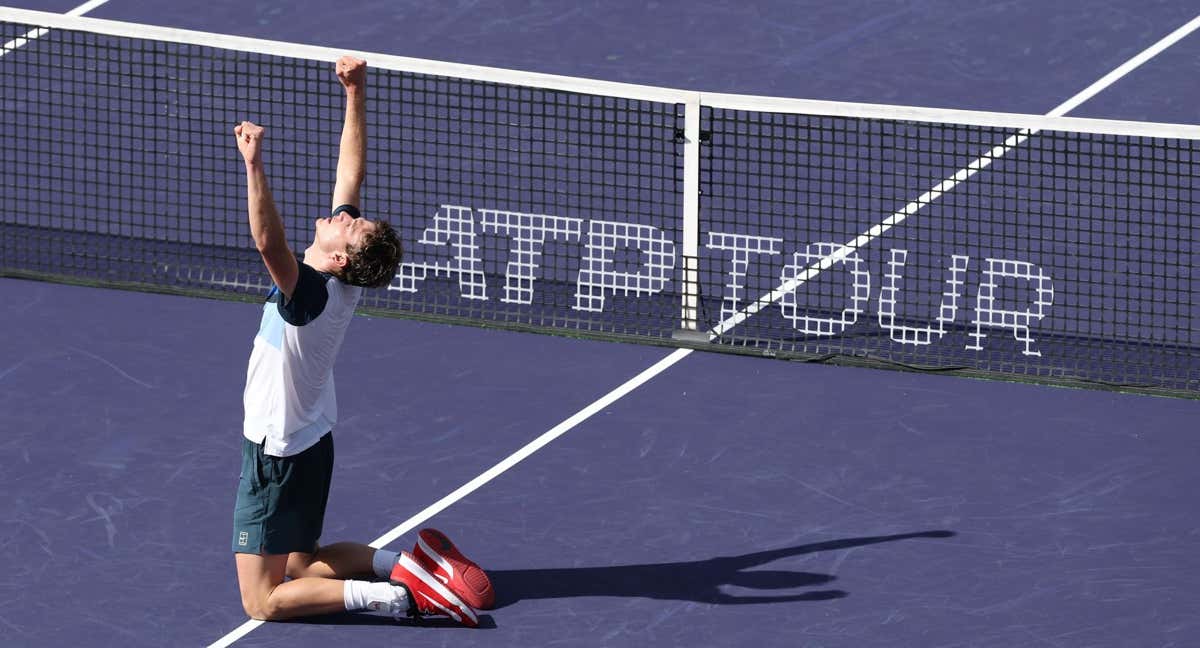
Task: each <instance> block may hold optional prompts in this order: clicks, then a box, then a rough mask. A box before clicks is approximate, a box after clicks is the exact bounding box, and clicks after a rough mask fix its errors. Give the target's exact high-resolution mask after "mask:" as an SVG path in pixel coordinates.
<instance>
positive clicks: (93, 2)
mask: <svg viewBox="0 0 1200 648" xmlns="http://www.w3.org/2000/svg"><path fill="white" fill-rule="evenodd" d="M106 2H108V0H90V1H89V2H85V3H83V4H81V5H79V6H78V7H75V8H74V9H72V10H70V11H68V12H67V13H66V14H64V15H66V16H82V15H83V14H85V13H87V12H89V11H91V10H92V9H95V8H96V7H99V6H100V5H102V4H104V3H106ZM49 33H50V30H49V29H46V28H45V27H38V28H36V29H30V30H29V31H27V32H25V35H24V36H18V37H16V38H14V39H12V40H10V41H8V42H7V43H5V44H3V45H0V56H4V55H5V54H8V53H9V52H12V51H13V50H17V49H20V48H22V47H25V46H26V45H28V44H29V41H34V40H37V39H39V38H41V37H42V36H45V35H46V34H49Z"/></svg>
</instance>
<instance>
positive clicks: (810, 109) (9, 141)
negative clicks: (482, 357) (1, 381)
mask: <svg viewBox="0 0 1200 648" xmlns="http://www.w3.org/2000/svg"><path fill="white" fill-rule="evenodd" d="M0 21H2V22H0V43H3V45H0V84H2V85H3V98H2V99H0V117H2V118H3V124H2V125H0V128H2V129H3V133H2V139H3V146H4V147H5V150H4V154H3V162H2V164H3V169H4V176H5V182H4V186H3V187H2V188H0V205H2V207H0V212H2V213H0V274H4V275H8V276H19V277H31V278H44V279H56V280H69V281H79V282H86V283H95V284H99V285H110V286H119V287H133V288H142V289H150V290H163V291H173V292H185V293H197V294H205V295H218V296H227V297H234V298H257V297H260V296H261V295H262V294H263V292H264V291H265V289H266V288H268V287H269V286H268V285H267V284H268V282H269V278H268V277H267V276H266V274H265V272H263V270H262V267H261V262H260V261H259V260H258V258H257V254H256V253H255V252H254V250H253V247H252V246H251V245H250V242H249V237H248V230H247V226H246V224H245V216H244V210H245V198H244V191H245V189H244V186H245V185H244V183H245V179H244V171H243V170H242V168H241V165H240V163H239V158H238V155H237V151H236V147H235V146H234V143H233V138H232V135H231V129H232V126H233V125H234V124H235V123H237V122H239V121H241V120H242V119H250V120H252V121H255V122H257V123H261V124H263V125H265V126H266V127H267V129H268V132H267V145H266V163H267V167H268V177H269V178H270V179H271V182H272V188H273V192H274V194H275V198H276V201H277V203H278V204H279V207H280V211H281V212H282V213H283V214H284V215H285V218H286V219H287V220H288V222H289V235H290V238H291V243H292V245H293V247H294V249H297V250H302V249H304V248H305V247H306V246H307V244H308V242H309V241H310V240H311V233H312V230H311V227H310V225H309V223H310V222H311V220H312V219H314V218H316V217H319V216H322V215H323V212H324V211H325V206H326V205H328V203H329V199H330V198H329V197H330V193H331V190H332V183H333V176H334V168H335V164H336V156H337V143H338V139H337V138H338V134H339V132H340V125H341V115H342V112H341V111H342V97H341V91H340V87H339V86H338V85H337V83H336V80H335V79H334V77H333V74H332V65H331V61H333V60H334V59H336V57H337V56H338V55H340V54H341V53H342V52H338V51H333V50H327V49H323V48H316V47H306V46H299V45H295V44H287V43H276V42H269V41H259V40H251V39H243V38H236V37H229V36H222V35H213V34H202V33H196V32H186V31H180V30H171V29H164V28H155V27H147V26H142V25H130V24H124V23H117V22H111V21H101V20H95V19H87V18H72V17H64V16H57V15H53V14H44V13H38V12H29V11H22V10H12V9H0ZM361 55H362V56H363V57H364V58H367V60H368V63H369V65H370V66H371V72H370V77H369V87H370V100H369V104H368V114H369V125H368V127H369V132H370V140H369V141H370V152H369V169H368V179H367V183H366V185H365V187H364V194H363V198H364V207H365V211H366V212H367V213H369V214H374V215H379V216H382V217H385V218H388V219H389V220H391V221H392V222H393V224H394V225H396V226H397V229H398V231H399V232H400V233H401V237H402V239H403V240H404V242H405V246H406V257H405V262H404V264H403V265H402V267H401V269H400V271H399V272H398V274H397V277H396V279H395V280H394V281H393V282H392V285H391V286H389V287H388V288H387V289H381V290H377V291H370V292H369V293H368V296H367V297H366V298H365V299H364V306H365V307H366V308H369V309H371V310H372V311H373V312H381V313H395V314H399V315H405V316H416V317H428V318H436V319H451V320H454V321H465V322H475V323H486V324H488V325H496V326H505V327H512V328H522V329H528V328H531V329H537V330H546V331H553V332H565V333H568V334H578V335H587V336H599V337H619V338H621V339H634V340H642V341H650V342H653V343H665V344H685V345H693V346H700V347H703V348H713V349H720V350H733V351H740V352H748V353H755V354H766V355H778V356H783V357H791V358H799V359H819V360H829V361H844V362H851V363H872V364H883V365H892V366H898V367H903V368H916V369H924V370H944V371H960V372H964V373H968V374H975V373H978V374H987V375H1000V376H1005V377H1015V378H1022V379H1030V380H1041V381H1050V382H1068V383H1072V384H1094V385H1098V386H1117V387H1122V388H1126V389H1132V390H1139V391H1148V392H1154V393H1167V394H1173V395H1181V396H1186V397H1200V332H1198V331H1197V330H1196V327H1195V325H1194V323H1195V322H1197V321H1198V319H1197V317H1198V316H1200V299H1197V289H1196V286H1195V284H1194V283H1193V281H1192V271H1191V269H1192V268H1193V267H1194V266H1195V264H1196V261H1197V260H1198V259H1197V256H1196V252H1195V243H1194V241H1195V239H1196V230H1195V223H1194V221H1195V219H1194V217H1193V213H1194V211H1195V202H1194V201H1195V200H1196V195H1197V194H1195V193H1194V191H1193V189H1194V188H1195V184H1196V182H1197V180H1196V179H1195V177H1196V175H1195V173H1194V172H1195V171H1196V169H1194V168H1193V164H1194V163H1195V162H1194V161H1200V160H1197V155H1198V154H1200V152H1198V151H1197V148H1198V144H1197V142H1200V128H1197V127H1193V126H1180V125H1167V124H1145V123H1131V122H1113V121H1102V120H1084V119H1071V118H1062V117H1056V118H1049V117H1033V116H1022V115H1007V114H995V113H977V112H965V111H949V110H934V109H923V108H907V107H894V106H874V105H859V104H842V103H832V102H815V101H801V100H783V99H766V98H754V97H741V96H730V95H714V94H706V93H698V92H692V91H684V90H675V89H669V88H650V87H642V86H632V85H627V84H615V83H605V82H598V81H590V80H583V79H572V78H566V77H556V76H549V75H540V74H532V73H521V72H512V71H505V70H495V69H487V68H479V67H474V66H465V65H456V64H448V63H438V62H430V61H421V60H415V59H406V58H400V57H393V56H386V55H379V54H361Z"/></svg>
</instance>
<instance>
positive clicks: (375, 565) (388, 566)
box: [371, 549, 400, 578]
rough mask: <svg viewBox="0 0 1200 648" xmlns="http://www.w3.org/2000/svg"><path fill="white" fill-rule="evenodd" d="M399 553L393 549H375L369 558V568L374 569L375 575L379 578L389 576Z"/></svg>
mask: <svg viewBox="0 0 1200 648" xmlns="http://www.w3.org/2000/svg"><path fill="white" fill-rule="evenodd" d="M399 555H400V554H398V553H396V552H395V551H387V550H385V549H376V550H375V556H374V557H373V558H371V568H372V569H374V570H375V575H376V576H378V577H380V578H388V577H390V576H391V575H392V567H393V566H395V564H396V558H397V557H398V556H399Z"/></svg>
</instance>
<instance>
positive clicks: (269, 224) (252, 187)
mask: <svg viewBox="0 0 1200 648" xmlns="http://www.w3.org/2000/svg"><path fill="white" fill-rule="evenodd" d="M246 204H247V208H248V211H249V212H250V235H251V236H252V237H254V245H255V247H257V248H258V249H259V251H263V250H268V249H271V248H274V247H278V246H285V247H286V246H287V238H286V237H285V236H284V233H283V220H282V219H281V218H280V217H279V210H277V209H276V208H275V200H274V199H273V198H272V197H271V188H270V187H269V186H267V173H266V171H265V170H264V169H263V165H262V162H248V163H246Z"/></svg>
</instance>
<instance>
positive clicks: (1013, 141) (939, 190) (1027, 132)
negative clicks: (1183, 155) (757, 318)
mask: <svg viewBox="0 0 1200 648" xmlns="http://www.w3.org/2000/svg"><path fill="white" fill-rule="evenodd" d="M1198 27H1200V16H1196V17H1195V18H1193V19H1192V20H1190V21H1189V22H1188V23H1187V24H1185V25H1184V26H1182V27H1180V28H1179V29H1176V30H1175V31H1173V32H1171V33H1170V34H1168V35H1166V36H1165V37H1163V38H1162V39H1161V40H1159V41H1158V42H1157V43H1155V44H1153V45H1151V46H1150V47H1148V48H1146V49H1145V50H1143V51H1142V52H1141V53H1139V54H1138V55H1137V56H1134V57H1133V58H1131V59H1129V60H1128V61H1126V62H1125V63H1123V64H1121V65H1120V66H1119V67H1117V68H1116V69H1115V70H1113V71H1112V72H1109V73H1108V74H1106V75H1104V76H1103V77H1101V78H1100V80H1098V81H1096V82H1095V83H1093V84H1092V85H1090V86H1088V87H1086V88H1084V89H1083V90H1081V91H1080V92H1079V93H1077V94H1076V95H1075V96H1073V97H1071V98H1070V99H1067V100H1066V101H1064V102H1062V103H1061V104H1059V105H1058V106H1057V107H1056V108H1054V109H1053V110H1051V111H1050V112H1048V113H1046V116H1047V117H1061V116H1063V115H1065V114H1066V113H1067V112H1069V111H1071V110H1074V109H1075V108H1078V107H1079V106H1080V104H1082V103H1083V102H1085V101H1087V100H1088V99H1091V98H1092V97H1094V96H1096V95H1097V94H1098V93H1099V92H1100V91H1102V90H1104V89H1105V88H1107V87H1108V86H1110V85H1112V84H1113V83H1115V82H1116V81H1117V80H1118V79H1120V78H1121V77H1124V76H1125V75H1127V74H1129V73H1130V72H1132V71H1134V70H1136V69H1137V68H1138V67H1140V66H1141V65H1142V64H1143V63H1145V62H1146V61H1149V60H1150V59H1151V58H1153V57H1154V56H1156V55H1158V54H1159V53H1161V52H1162V51H1163V50H1165V49H1167V48H1168V47H1170V46H1171V45H1174V44H1175V43H1177V42H1179V41H1180V40H1182V39H1183V38H1184V37H1185V36H1187V35H1188V34H1190V33H1192V32H1194V31H1195V30H1196V29H1197V28H1198ZM1037 132H1038V131H1036V130H1031V129H1023V130H1020V131H1018V132H1017V133H1015V134H1013V135H1012V136H1010V137H1009V138H1008V139H1006V140H1005V141H1004V144H1001V145H999V146H996V147H995V148H993V149H992V150H990V151H988V152H987V153H985V154H984V155H983V156H981V157H979V158H978V159H976V160H975V161H974V162H971V163H970V164H968V165H967V166H966V167H964V168H962V169H959V170H958V171H957V172H956V173H955V174H954V175H952V176H950V177H949V178H946V179H945V180H943V181H941V182H940V183H938V185H937V186H935V187H933V188H932V189H930V190H929V191H927V192H925V193H923V194H921V196H919V197H918V198H917V199H916V200H914V201H912V202H910V203H908V204H907V205H905V206H904V208H903V209H901V210H900V211H897V212H895V213H893V214H892V215H891V216H888V217H887V218H886V219H884V220H883V222H882V223H879V224H878V225H875V226H874V227H872V228H871V229H869V230H867V231H865V232H863V233H862V234H859V235H858V236H857V237H855V238H854V239H853V240H851V241H850V242H848V243H846V244H845V245H843V246H842V247H841V248H839V249H838V250H837V251H836V252H834V253H833V254H831V255H829V256H826V257H823V258H821V260H820V261H817V262H815V263H813V264H812V265H810V266H808V267H807V268H805V269H804V272H802V273H800V274H799V275H797V276H795V277H793V278H792V279H789V280H787V281H785V282H784V283H783V284H782V285H780V286H779V287H778V288H776V289H774V290H772V291H770V292H768V293H766V294H764V295H762V296H761V297H759V298H758V299H755V300H754V301H753V302H751V303H750V305H749V306H747V307H746V308H744V309H743V310H741V311H739V312H737V313H734V314H733V315H731V316H729V317H728V318H726V319H725V320H724V321H722V322H721V323H719V324H717V325H716V326H714V327H713V328H712V330H710V331H709V332H708V338H709V340H710V341H711V340H715V339H716V338H718V337H720V336H722V335H724V334H725V333H727V332H728V331H729V330H730V329H732V328H733V327H735V326H737V325H738V324H741V323H742V322H744V321H746V320H747V319H748V318H749V317H750V316H751V315H754V314H755V313H758V312H759V311H761V310H762V309H764V308H766V307H767V306H770V305H771V304H773V303H775V302H777V301H779V300H780V299H782V298H783V296H784V295H786V294H788V293H791V292H793V291H795V290H796V289H797V288H799V287H800V286H801V285H803V284H804V283H805V282H807V281H808V280H810V279H812V278H813V277H815V276H817V275H818V274H820V273H822V272H824V271H825V270H828V269H829V268H830V267H832V266H833V265H834V264H835V263H837V262H839V261H841V260H842V259H845V258H846V257H847V256H849V255H850V254H851V253H852V252H854V251H855V250H858V249H859V248H861V247H863V246H865V245H867V244H869V243H870V242H871V241H874V240H875V239H877V238H879V237H880V236H882V235H883V234H884V233H885V232H887V231H888V230H890V229H892V228H893V227H895V226H897V225H899V224H901V223H903V222H904V221H906V220H908V217H909V216H912V215H913V214H916V213H917V212H919V211H920V210H921V208H922V207H924V206H925V205H928V204H930V203H932V202H933V201H935V200H937V199H938V198H941V197H942V195H943V194H945V193H946V192H947V191H950V190H952V189H954V188H955V187H957V186H958V185H959V184H961V183H963V182H966V181H967V179H969V178H970V177H971V176H973V175H975V174H976V173H979V172H980V171H982V170H983V169H986V168H987V167H988V166H991V164H992V162H995V161H996V160H997V159H999V158H1001V157H1004V156H1005V155H1007V154H1008V152H1009V151H1011V150H1012V149H1014V148H1016V147H1017V146H1020V145H1021V144H1022V143H1024V142H1025V140H1027V139H1029V138H1030V137H1031V136H1033V135H1034V134H1036V133H1037Z"/></svg>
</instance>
